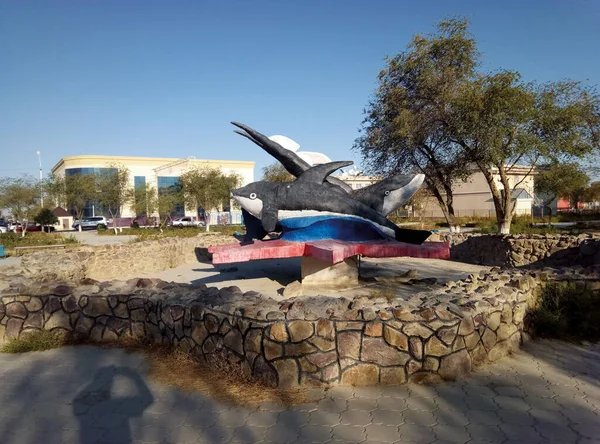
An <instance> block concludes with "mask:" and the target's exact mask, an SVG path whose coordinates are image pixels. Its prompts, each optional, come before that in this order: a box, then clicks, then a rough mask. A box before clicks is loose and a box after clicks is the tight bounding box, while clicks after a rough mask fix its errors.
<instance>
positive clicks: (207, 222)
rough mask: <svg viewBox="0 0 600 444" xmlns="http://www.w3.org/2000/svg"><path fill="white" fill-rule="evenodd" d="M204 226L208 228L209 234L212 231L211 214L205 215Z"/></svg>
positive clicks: (206, 213)
mask: <svg viewBox="0 0 600 444" xmlns="http://www.w3.org/2000/svg"><path fill="white" fill-rule="evenodd" d="M204 226H205V227H206V232H207V233H208V232H209V231H210V213H209V212H205V213H204Z"/></svg>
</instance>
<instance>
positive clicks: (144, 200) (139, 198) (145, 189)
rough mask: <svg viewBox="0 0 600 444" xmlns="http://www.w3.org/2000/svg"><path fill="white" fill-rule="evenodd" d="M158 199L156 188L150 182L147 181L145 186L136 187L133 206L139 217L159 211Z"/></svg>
mask: <svg viewBox="0 0 600 444" xmlns="http://www.w3.org/2000/svg"><path fill="white" fill-rule="evenodd" d="M156 199H157V193H156V189H155V188H154V187H153V186H152V185H150V184H149V183H145V184H144V186H142V187H137V188H135V190H134V192H133V201H132V205H131V208H132V209H133V211H134V212H135V214H136V216H138V217H140V216H146V217H149V216H153V215H154V214H155V213H156V211H157V208H156V207H157V202H156Z"/></svg>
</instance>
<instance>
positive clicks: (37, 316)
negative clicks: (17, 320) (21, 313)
mask: <svg viewBox="0 0 600 444" xmlns="http://www.w3.org/2000/svg"><path fill="white" fill-rule="evenodd" d="M43 327H44V318H43V316H42V313H30V314H29V316H27V319H25V323H24V324H23V328H43Z"/></svg>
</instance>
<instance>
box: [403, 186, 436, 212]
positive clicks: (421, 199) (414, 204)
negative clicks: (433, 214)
mask: <svg viewBox="0 0 600 444" xmlns="http://www.w3.org/2000/svg"><path fill="white" fill-rule="evenodd" d="M432 202H435V197H434V196H433V194H432V193H431V191H430V190H429V189H428V188H427V187H421V188H419V190H418V191H417V192H416V193H415V194H413V195H412V197H411V198H410V200H409V201H408V202H406V204H405V205H406V206H407V207H411V209H412V217H415V216H416V215H417V214H418V215H419V216H420V218H421V219H422V218H423V213H425V212H426V211H427V209H428V208H429V206H430V205H431V204H432Z"/></svg>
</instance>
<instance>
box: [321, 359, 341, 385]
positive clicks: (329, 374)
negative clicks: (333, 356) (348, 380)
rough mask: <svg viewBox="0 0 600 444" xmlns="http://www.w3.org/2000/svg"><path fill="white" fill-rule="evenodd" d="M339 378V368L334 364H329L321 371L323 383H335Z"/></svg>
mask: <svg viewBox="0 0 600 444" xmlns="http://www.w3.org/2000/svg"><path fill="white" fill-rule="evenodd" d="M339 378H340V367H339V365H338V364H337V362H336V363H334V364H330V365H328V366H327V367H325V368H324V369H323V381H324V382H333V381H337V380H338V379H339Z"/></svg>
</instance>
